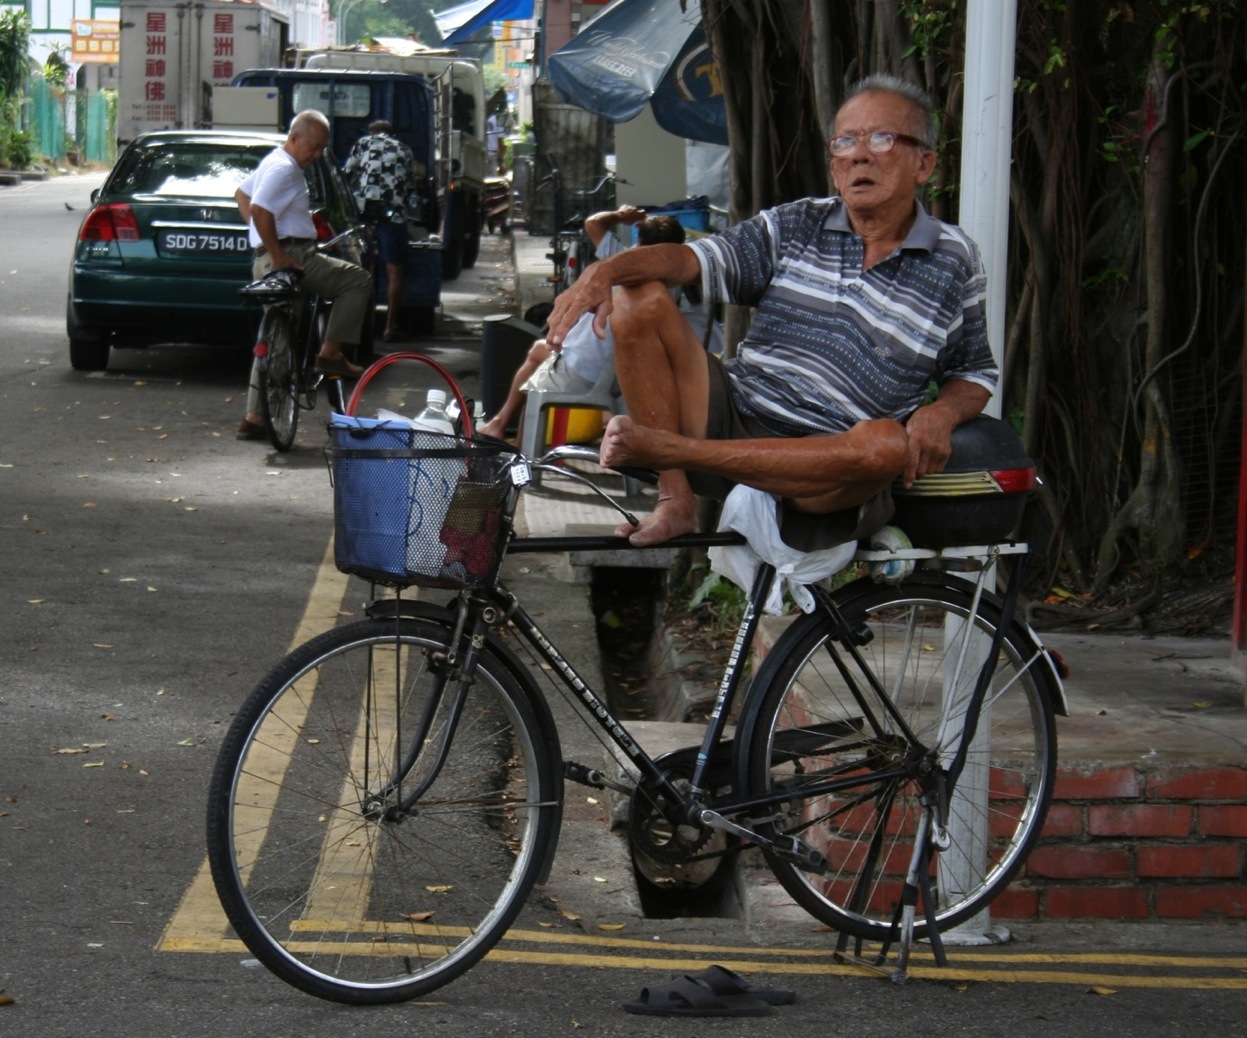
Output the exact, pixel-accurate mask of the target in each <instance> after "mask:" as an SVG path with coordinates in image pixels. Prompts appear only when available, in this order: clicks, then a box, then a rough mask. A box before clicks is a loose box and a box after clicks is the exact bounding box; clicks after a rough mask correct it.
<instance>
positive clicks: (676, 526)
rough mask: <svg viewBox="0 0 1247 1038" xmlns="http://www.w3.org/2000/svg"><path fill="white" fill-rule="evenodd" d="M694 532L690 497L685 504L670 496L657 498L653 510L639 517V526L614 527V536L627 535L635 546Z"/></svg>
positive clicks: (644, 545) (660, 541)
mask: <svg viewBox="0 0 1247 1038" xmlns="http://www.w3.org/2000/svg"><path fill="white" fill-rule="evenodd" d="M696 532H697V512H696V502H695V501H694V500H693V499H692V498H690V499H689V502H688V505H687V506H684V505H681V504H680V503H679V502H678V501H676V500H674V499H671V498H667V499H663V498H659V499H658V504H656V505H655V506H654V510H653V511H652V512H651V513H650V514H649V515H647V516H643V517H642V518H641V522H640V525H639V526H633V525H632V524H631V523H620V524H619V525H618V526H617V527H616V528H615V536H616V537H627V538H628V542H629V543H630V544H632V545H633V546H634V547H637V548H648V547H649V546H650V545H652V544H662V543H663V541H669V540H671V538H672V537H679V536H680V534H682V533H696Z"/></svg>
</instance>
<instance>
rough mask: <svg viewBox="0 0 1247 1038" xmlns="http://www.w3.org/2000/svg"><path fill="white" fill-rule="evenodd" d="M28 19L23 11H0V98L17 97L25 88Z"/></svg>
mask: <svg viewBox="0 0 1247 1038" xmlns="http://www.w3.org/2000/svg"><path fill="white" fill-rule="evenodd" d="M29 49H30V19H29V18H28V17H27V16H26V13H25V12H24V11H19V10H17V9H16V8H8V9H6V10H4V11H0V98H3V97H17V96H18V95H19V94H21V92H22V88H23V87H25V86H26V79H27V76H28V72H29V68H30V66H29V62H28V59H27V57H26V55H27V51H28V50H29Z"/></svg>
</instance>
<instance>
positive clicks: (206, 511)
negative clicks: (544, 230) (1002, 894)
mask: <svg viewBox="0 0 1247 1038" xmlns="http://www.w3.org/2000/svg"><path fill="white" fill-rule="evenodd" d="M99 181H100V178H99V177H98V176H96V177H86V176H83V177H74V178H61V179H58V180H54V181H50V182H47V183H35V184H26V185H23V186H21V187H17V188H7V189H0V242H3V243H4V250H3V256H0V302H2V303H3V305H2V306H0V415H2V416H3V417H0V427H2V429H3V435H2V436H0V532H2V539H0V557H2V559H3V574H4V576H3V579H2V582H0V587H2V588H3V592H2V597H0V603H2V604H0V618H2V620H0V623H2V626H0V661H2V663H3V674H4V680H3V682H0V993H2V994H0V1001H3V1002H8V1000H10V999H11V1000H12V1001H11V1003H9V1004H0V1034H2V1035H5V1036H11V1038H27V1036H30V1038H50V1036H60V1035H66V1036H68V1035H75V1036H78V1035H100V1036H104V1038H110V1036H114V1035H116V1036H121V1035H125V1036H135V1038H148V1036H151V1038H157V1036H167V1035H179V1036H200V1035H203V1036H208V1035H226V1034H229V1035H243V1034H273V1035H288V1034H290V1035H293V1034H299V1035H302V1036H305V1038H320V1036H322V1035H323V1036H330V1035H332V1036H335V1038H345V1036H351V1035H369V1036H373V1035H377V1034H386V1033H396V1034H397V1033H404V1032H407V1031H411V1030H414V1029H417V1028H422V1029H427V1030H429V1031H431V1032H433V1033H455V1034H460V1035H465V1036H475V1035H482V1036H484V1035H535V1034H543V1035H554V1034H573V1033H577V1034H579V1033H583V1034H595V1035H636V1034H647V1033H653V1034H659V1033H661V1034H664V1035H673V1036H680V1035H694V1034H705V1033H709V1029H710V1028H711V1027H713V1028H714V1029H715V1032H716V1033H718V1034H723V1035H734V1034H741V1035H745V1034H748V1035H759V1036H764V1035H780V1034H783V1035H789V1036H790V1035H811V1036H812V1035H822V1034H825V1033H827V1032H828V1031H834V1032H845V1033H851V1034H865V1035H878V1034H883V1033H891V1034H895V1033H900V1032H908V1033H913V1034H923V1035H926V1034H932V1035H941V1036H949V1035H1006V1034H1007V1035H1011V1036H1014V1035H1016V1036H1032V1035H1034V1036H1041V1035H1062V1036H1068V1035H1070V1034H1091V1033H1109V1034H1119V1033H1121V1034H1126V1033H1129V1034H1133V1035H1162V1034H1164V1035H1174V1034H1200V1035H1206V1034H1216V1035H1219V1036H1235V1035H1247V1012H1245V1010H1247V991H1245V990H1244V989H1245V988H1247V954H1244V953H1243V951H1242V943H1243V942H1242V941H1241V935H1242V934H1243V931H1242V929H1241V928H1239V927H1231V926H1211V925H1209V926H1190V927H1161V926H1120V927H1112V926H1093V925H1090V924H1088V925H1081V926H1063V927H1053V926H1049V927H1018V928H1017V934H1016V935H1017V938H1018V939H1017V941H1015V942H1014V944H1013V945H1011V946H1009V947H1007V948H1003V949H999V950H992V949H977V950H958V949H953V950H952V958H953V964H952V967H951V968H950V969H949V970H946V971H943V972H935V971H933V970H932V969H931V967H930V962H929V959H927V958H925V957H923V956H919V957H918V960H917V962H916V964H915V969H914V971H913V978H912V979H911V981H910V982H909V983H908V984H906V985H903V986H901V985H896V984H892V983H889V982H888V981H887V979H886V978H884V977H881V976H880V975H879V974H877V973H875V972H872V971H871V970H869V969H865V968H862V967H860V966H853V965H844V964H838V963H836V962H835V961H834V960H833V958H832V956H831V955H830V949H831V944H832V938H830V937H829V936H828V935H827V934H826V933H822V932H819V931H818V930H817V929H816V928H815V927H814V926H813V925H812V923H811V922H810V921H809V920H806V919H803V918H799V917H797V918H794V917H793V916H792V915H791V914H790V913H783V912H777V913H776V914H775V916H774V917H773V918H770V919H766V920H753V921H751V922H750V923H749V924H748V925H746V924H745V923H744V922H742V921H741V920H739V919H730V918H729V919H667V920H657V919H654V920H650V919H645V918H644V917H643V916H642V915H641V914H640V913H639V911H638V910H637V909H636V907H635V897H634V896H633V894H632V892H631V891H629V890H626V889H624V888H623V886H622V882H623V881H621V880H620V879H619V878H618V877H617V876H615V875H611V876H610V877H598V876H597V869H598V867H599V864H598V861H597V860H596V859H595V857H594V856H593V853H592V852H591V851H590V850H588V849H587V847H588V844H586V842H585V841H584V840H582V839H580V838H578V837H572V838H569V839H567V840H565V842H564V845H563V847H562V849H561V851H560V869H559V871H557V872H556V880H555V881H554V883H552V886H551V888H550V889H548V890H546V891H545V892H544V893H543V895H542V896H540V897H537V898H534V899H533V903H532V905H531V907H530V909H529V910H528V912H527V913H526V915H525V917H524V919H523V921H522V924H521V927H520V928H519V929H518V931H517V932H516V933H514V934H513V935H512V937H511V938H510V939H508V940H507V941H506V942H504V944H503V946H502V947H501V948H500V949H499V952H498V954H497V955H496V956H494V957H492V958H491V959H490V960H489V961H487V962H486V963H484V964H482V965H481V966H479V967H478V968H477V969H475V970H473V971H472V972H471V973H470V974H469V975H468V976H466V977H464V978H462V979H461V980H459V981H457V982H455V983H454V984H452V985H450V986H449V987H447V988H445V989H443V990H442V991H441V992H439V993H438V994H437V996H435V997H433V998H431V999H428V1000H425V1001H421V1002H416V1003H408V1004H404V1005H399V1006H391V1007H385V1008H378V1009H349V1008H345V1007H340V1006H335V1005H331V1004H328V1003H321V1002H318V1001H317V1000H315V999H312V998H309V997H307V996H304V995H302V994H300V993H298V992H296V991H294V990H292V989H290V988H288V987H286V986H285V985H284V984H282V983H281V982H280V981H278V980H276V979H274V978H273V977H271V976H270V975H268V974H267V972H266V971H265V970H264V969H263V968H260V967H257V966H255V965H254V963H252V962H251V961H250V957H249V955H247V954H246V952H245V951H243V950H240V948H239V947H238V945H237V944H236V942H232V941H230V940H228V939H227V938H226V937H225V936H224V935H221V934H218V935H216V936H215V937H214V936H212V933H213V931H212V926H213V923H212V917H213V912H214V905H213V899H212V897H211V893H210V891H207V890H206V889H205V888H204V887H202V886H200V885H197V882H196V881H197V877H200V876H201V869H202V867H203V863H204V851H203V815H204V796H205V791H206V788H207V780H208V775H209V772H210V770H211V767H212V762H213V758H214V755H215V751H216V747H217V745H218V743H219V740H220V736H221V733H222V731H223V728H224V726H225V725H226V724H227V723H228V721H229V718H230V716H231V713H232V711H233V709H234V707H235V705H236V704H237V703H238V702H239V701H240V700H241V698H242V697H243V696H244V695H245V694H246V692H247V691H248V690H249V689H250V688H251V687H252V685H254V684H255V683H256V682H257V681H258V680H259V679H260V677H262V675H263V673H264V672H265V671H266V670H267V669H268V668H269V666H271V665H272V664H273V663H275V662H276V661H277V659H279V658H280V656H281V655H282V654H283V653H284V652H285V651H286V650H287V649H288V647H289V646H290V645H291V644H292V642H294V641H297V640H298V639H299V638H300V637H302V634H301V632H304V631H307V630H309V629H319V628H321V627H324V626H328V625H330V624H332V623H334V622H335V621H336V620H337V619H338V618H339V617H341V616H350V615H355V614H358V612H359V607H360V604H361V602H362V595H363V591H362V586H360V585H357V584H354V583H348V582H346V581H345V580H342V579H338V578H336V571H334V570H333V567H332V565H329V564H327V563H326V552H327V550H328V548H329V545H330V537H331V533H332V504H331V496H330V488H329V480H328V476H327V472H326V469H325V464H324V459H323V456H322V453H321V448H322V447H323V443H324V434H323V425H322V423H323V418H324V415H323V413H315V412H314V413H313V418H312V419H310V420H308V421H306V422H305V424H304V427H303V430H302V432H301V434H300V440H299V444H298V446H297V448H296V450H295V451H293V452H292V453H290V454H289V455H285V456H277V455H274V454H273V453H271V451H270V450H269V449H268V447H267V446H266V445H263V444H255V443H238V442H236V441H235V440H234V439H233V430H234V427H235V426H236V425H237V422H238V419H239V416H240V413H241V409H242V402H243V393H244V387H245V384H246V377H247V369H248V364H249V357H248V355H247V353H246V351H245V350H242V349H239V350H236V351H229V350H222V349H219V348H217V349H206V348H201V347H193V346H176V347H174V346H170V347H167V348H158V349H153V350H149V351H143V352H137V351H121V352H118V353H117V354H116V355H115V357H114V359H113V362H112V364H111V365H110V367H109V370H108V371H107V372H105V373H100V374H96V375H83V374H81V373H77V372H74V371H72V370H71V369H70V367H69V364H68V358H67V347H66V342H65V338H64V297H65V286H66V268H67V264H68V257H69V252H70V243H71V240H72V238H73V235H74V233H75V230H76V228H77V224H78V222H79V220H80V219H81V216H82V214H83V211H84V210H85V208H86V207H87V205H88V204H89V203H88V194H89V191H90V188H91V187H93V186H95V185H97V184H98V183H99ZM510 291H511V290H510V272H509V266H508V250H507V249H506V246H505V242H504V241H503V240H502V239H497V238H491V239H488V240H487V242H486V245H485V249H484V252H483V254H482V258H481V261H480V263H479V264H478V266H477V268H476V269H475V270H474V271H472V272H471V273H470V274H469V275H465V277H464V279H463V280H462V281H461V282H458V283H456V284H455V285H453V286H451V288H450V290H448V292H447V293H446V300H445V301H446V309H447V317H446V320H445V321H444V322H443V325H442V329H441V331H440V332H439V335H438V336H437V337H436V339H435V340H434V341H432V342H429V343H423V344H421V346H422V347H423V348H427V349H428V350H429V352H430V353H431V354H432V355H433V356H435V357H437V359H439V360H441V361H443V362H444V363H446V364H447V365H448V366H449V367H450V368H451V369H452V370H453V371H455V373H456V374H457V375H458V376H461V377H462V378H463V379H464V382H465V384H466V385H467V386H468V387H469V388H472V384H473V380H474V379H475V378H476V376H477V366H478V362H477V357H478V353H479V349H478V343H479V321H480V318H481V317H482V316H483V315H485V314H488V313H494V312H499V311H505V310H508V309H509V308H510V307H511V304H512V297H511V295H510ZM377 392H378V395H383V396H384V401H383V402H384V404H385V406H392V405H395V404H398V405H399V406H401V403H402V398H403V393H404V387H403V386H400V385H398V384H387V385H386V386H384V387H382V386H381V385H380V384H378V389H377ZM526 566H527V567H528V572H527V573H526V574H525V579H526V580H527V581H528V582H529V583H528V585H527V587H528V589H529V592H530V593H531V594H532V595H533V596H535V597H536V599H537V602H538V604H539V606H540V607H541V610H542V612H543V613H544V618H545V619H548V620H549V621H550V622H551V624H552V625H553V626H554V627H556V628H557V627H558V625H559V624H560V623H562V624H565V625H569V626H574V625H577V624H579V625H580V626H583V621H584V619H585V617H584V615H583V614H582V613H581V612H580V610H582V609H583V604H582V597H577V596H578V595H581V593H580V592H574V591H569V589H568V587H567V586H566V585H564V584H562V583H561V582H560V581H559V580H558V579H557V578H556V576H555V575H554V574H553V572H547V571H546V570H543V568H542V567H541V566H540V565H537V564H536V563H526ZM335 581H336V582H335ZM314 588H319V589H320V592H321V593H320V594H318V595H317V596H313V589H314ZM326 588H328V592H326ZM325 594H327V596H328V597H325ZM309 603H315V605H314V607H313V608H310V609H309ZM326 603H327V604H326ZM569 614H570V615H569ZM569 797H570V799H569V804H570V805H571V807H570V811H569V813H570V814H571V816H572V820H573V821H574V822H578V823H580V824H581V825H582V826H584V827H586V828H587V829H592V830H595V831H596V830H600V831H602V832H604V831H605V820H604V815H603V813H602V810H601V807H600V805H597V806H595V805H591V804H590V803H589V799H588V798H587V797H586V796H585V793H584V791H583V790H574V791H573V792H572V793H571V794H570V795H569ZM598 878H608V879H609V882H608V883H605V884H598V883H597V882H596V881H597V879H598ZM572 917H575V918H572ZM205 920H206V921H205ZM205 934H207V935H208V936H207V937H205V936H204V935H205ZM175 949H192V950H175ZM710 962H722V963H725V964H728V965H731V966H732V967H733V968H735V969H736V970H738V971H739V972H741V973H744V974H746V975H748V976H750V977H751V978H753V979H754V980H756V981H758V982H765V983H767V984H772V985H784V986H789V987H792V988H794V989H795V990H796V991H797V992H798V1001H797V1003H796V1004H795V1005H792V1006H786V1007H782V1008H779V1009H776V1010H775V1012H774V1013H773V1014H772V1015H771V1016H768V1017H765V1018H761V1019H742V1020H731V1019H729V1020H720V1021H715V1022H708V1021H706V1020H699V1019H694V1020H683V1019H648V1018H642V1017H634V1016H630V1015H627V1014H625V1013H623V1012H622V1011H621V1009H620V1003H621V1002H623V1001H625V1000H628V999H630V998H633V997H635V995H636V994H637V992H638V991H639V990H640V988H641V987H642V986H644V985H647V984H656V983H661V982H663V981H665V980H666V979H668V978H669V977H670V976H671V975H673V974H676V973H679V972H683V971H688V970H692V969H698V968H701V967H702V966H704V965H707V964H708V963H710Z"/></svg>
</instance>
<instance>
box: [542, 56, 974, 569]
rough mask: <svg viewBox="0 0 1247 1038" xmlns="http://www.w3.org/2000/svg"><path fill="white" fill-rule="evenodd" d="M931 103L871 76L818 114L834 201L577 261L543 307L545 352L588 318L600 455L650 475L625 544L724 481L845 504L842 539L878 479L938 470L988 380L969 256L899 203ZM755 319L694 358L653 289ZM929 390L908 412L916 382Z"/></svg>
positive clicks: (930, 164) (694, 349) (915, 171)
mask: <svg viewBox="0 0 1247 1038" xmlns="http://www.w3.org/2000/svg"><path fill="white" fill-rule="evenodd" d="M935 143H936V139H935V132H934V124H933V120H932V113H931V104H930V101H929V100H928V99H927V97H926V95H925V94H924V93H923V92H922V91H921V90H920V89H918V88H916V87H914V86H913V85H912V84H909V83H906V82H904V81H902V80H899V79H896V78H894V77H886V76H872V77H870V78H868V79H865V80H863V81H862V82H860V83H858V84H857V85H856V86H855V87H854V88H853V89H852V90H851V91H850V93H849V96H848V98H847V99H846V100H845V102H844V103H843V104H842V105H841V107H840V110H839V111H838V112H837V114H836V118H835V128H834V130H833V132H832V136H831V138H830V140H829V141H828V148H829V150H830V162H831V166H830V170H831V176H832V179H833V181H834V182H835V185H836V188H837V190H838V192H839V193H838V194H837V195H836V196H835V197H832V198H828V199H804V200H802V201H799V202H793V203H790V204H786V205H781V206H778V207H776V208H775V209H771V210H767V211H765V212H763V213H760V214H759V215H757V216H755V217H754V218H752V219H751V220H748V221H745V222H744V223H741V224H739V225H737V226H735V227H732V228H730V229H729V230H727V231H725V232H722V233H721V234H718V235H714V236H712V237H709V238H705V239H701V240H699V241H695V242H691V243H688V244H685V245H655V246H652V247H649V248H642V249H633V250H630V251H628V252H624V253H621V254H620V255H618V256H614V257H612V258H610V259H607V260H603V261H601V262H598V263H595V264H594V265H593V266H591V267H589V268H588V270H586V271H585V273H584V274H583V275H582V276H581V277H580V279H579V280H578V281H577V282H576V284H575V285H573V286H572V287H571V288H570V289H569V290H568V291H567V292H564V293H563V294H562V295H561V296H560V297H559V299H558V301H557V302H556V304H555V309H554V312H553V314H552V315H551V317H550V331H549V335H548V336H547V339H548V341H549V343H550V344H551V346H552V347H554V348H555V349H557V348H559V346H560V345H561V343H562V342H563V338H564V336H566V335H567V333H568V331H569V330H570V329H571V328H572V326H573V325H574V324H575V322H576V320H577V319H578V318H579V317H580V316H581V315H582V314H584V313H587V312H593V313H594V314H595V319H594V329H595V331H596V332H597V334H599V335H601V334H602V331H603V329H604V327H605V323H606V320H607V318H608V317H609V318H610V322H611V328H612V331H613V333H614V338H615V365H616V370H617V372H618V375H619V381H620V385H621V387H622V389H623V391H624V396H625V399H626V401H627V403H628V410H629V412H630V415H631V416H630V417H628V416H617V417H615V418H613V419H612V420H611V422H610V424H609V425H608V426H607V430H606V435H605V437H604V439H603V443H602V460H603V462H604V463H605V464H608V465H644V466H649V467H651V468H656V469H658V470H659V473H660V477H659V494H658V502H657V504H656V506H655V508H654V510H653V512H652V513H651V514H650V515H648V516H646V517H644V518H643V519H642V520H641V523H640V526H639V527H632V526H630V525H629V524H624V525H622V526H621V527H620V528H619V530H618V531H617V532H618V533H619V535H620V536H628V537H629V538H630V539H631V541H632V542H633V543H634V544H636V545H638V546H642V545H647V544H653V543H658V542H661V541H663V540H666V539H668V538H670V537H673V536H677V535H679V534H682V533H687V532H690V531H693V530H695V529H696V507H695V497H694V492H695V491H696V492H699V493H706V494H714V495H716V496H724V495H725V494H726V492H727V490H728V489H730V488H731V486H732V485H733V484H735V483H743V484H746V485H748V486H751V487H754V488H757V489H759V490H762V491H766V492H769V493H771V494H774V495H776V496H777V497H779V498H781V499H783V506H784V507H783V510H782V511H783V516H784V529H785V531H786V529H787V525H788V523H789V522H790V521H792V522H793V523H794V524H796V523H798V522H799V520H800V518H801V516H802V514H806V515H811V514H812V515H819V516H822V515H826V514H828V513H832V512H841V511H844V510H850V511H849V513H848V514H849V515H850V517H851V521H849V522H847V524H846V525H845V532H844V537H843V538H842V539H844V540H847V539H849V538H850V537H863V536H866V535H868V534H869V533H871V532H873V531H874V530H875V529H877V528H878V527H879V526H881V525H883V523H885V522H886V521H887V519H888V518H889V517H890V515H891V499H890V493H889V487H890V486H891V484H892V482H893V481H894V480H895V479H896V478H897V477H898V476H900V477H902V478H903V480H904V481H905V482H906V483H907V484H908V483H910V482H912V481H913V480H914V479H915V478H916V477H918V476H922V475H925V474H927V473H930V472H938V471H941V470H942V468H943V467H944V465H945V464H946V463H947V460H948V456H949V453H950V451H951V436H952V430H953V429H954V428H955V427H956V426H957V425H959V424H961V423H962V422H965V421H967V420H969V419H970V418H973V417H974V416H975V415H977V414H978V413H979V412H980V411H981V410H982V408H983V406H984V405H985V404H986V402H987V400H988V399H989V398H990V396H991V393H992V391H993V389H994V387H995V383H996V377H997V371H996V366H995V363H994V361H993V359H992V355H991V351H990V349H989V347H988V343H987V334H986V324H985V315H984V297H985V291H986V278H985V275H984V272H983V268H982V263H981V260H980V258H979V253H978V249H977V247H976V246H975V244H974V242H973V241H971V240H970V238H969V237H968V236H967V235H965V234H964V233H963V232H962V231H960V230H959V229H958V228H956V227H953V226H951V225H949V224H946V223H942V222H941V221H938V220H935V219H933V218H932V217H931V216H929V215H928V214H927V213H926V211H925V210H924V209H923V207H922V205H921V204H920V203H919V201H918V192H919V190H920V188H921V187H922V185H923V184H925V183H926V182H927V180H928V179H929V178H930V176H931V174H932V172H933V171H934V168H935V152H934V147H935ZM675 285H695V286H699V288H700V290H701V292H702V294H703V296H704V297H705V298H706V299H708V300H711V301H719V300H723V301H726V302H731V303H739V304H745V305H749V306H753V307H755V308H756V314H755V317H754V321H753V324H752V327H751V328H750V331H749V334H748V335H747V336H746V338H745V339H744V341H743V342H741V344H740V346H739V348H738V352H737V356H736V357H735V358H733V359H732V360H730V361H728V362H726V363H722V364H721V363H720V362H719V361H718V360H717V359H716V358H714V357H712V356H708V355H707V353H706V351H705V350H703V349H702V347H701V343H700V342H699V341H698V339H697V337H696V336H695V335H694V334H693V332H692V331H691V329H690V328H689V326H688V324H687V323H686V322H685V320H684V318H683V317H682V316H681V315H680V312H679V310H678V309H677V308H676V307H675V304H674V303H673V302H672V300H671V296H670V294H669V293H668V291H667V289H668V288H669V287H671V286H675ZM932 380H935V381H936V382H937V383H938V384H939V391H938V395H937V396H936V398H935V400H934V401H933V402H931V403H929V404H925V405H924V404H923V399H924V397H925V395H926V392H927V389H928V386H929V384H930V383H931V381H932Z"/></svg>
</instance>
